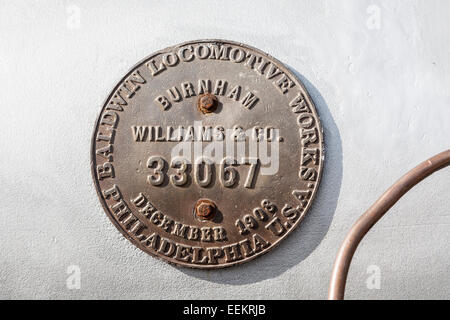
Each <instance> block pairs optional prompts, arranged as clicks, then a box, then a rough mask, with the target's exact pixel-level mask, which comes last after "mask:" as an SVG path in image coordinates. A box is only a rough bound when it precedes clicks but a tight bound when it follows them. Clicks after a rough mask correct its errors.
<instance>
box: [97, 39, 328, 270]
mask: <svg viewBox="0 0 450 320" xmlns="http://www.w3.org/2000/svg"><path fill="white" fill-rule="evenodd" d="M195 43H218V44H224V43H227V44H231V45H235V46H240V47H243V48H247V49H250V50H253V51H255V52H257V53H258V54H260V55H261V56H264V57H267V58H269V59H271V60H272V61H273V62H275V63H276V64H277V67H278V68H279V69H281V70H282V71H283V72H285V73H286V74H287V75H288V76H289V77H290V78H291V80H292V81H294V82H295V84H296V85H298V86H299V87H300V88H301V90H302V93H304V95H305V98H306V100H307V101H308V103H309V104H310V105H311V106H312V107H313V108H312V110H311V111H312V113H313V114H314V115H315V116H316V117H317V120H318V121H317V127H318V134H319V141H320V144H321V150H320V151H321V157H320V163H319V168H318V173H317V187H316V188H314V189H313V190H312V193H311V198H310V199H309V201H308V204H307V206H306V207H305V208H304V214H303V215H302V217H301V218H300V219H298V220H297V221H296V222H295V223H294V224H293V226H292V228H290V230H288V231H287V233H286V234H285V235H284V236H283V237H282V238H280V239H278V240H277V241H276V242H274V243H271V245H270V246H269V247H268V248H266V249H264V250H262V251H260V252H258V253H255V254H254V255H252V256H250V257H247V258H245V259H242V260H237V261H233V262H228V263H221V264H215V265H196V264H192V263H186V262H183V261H172V260H169V259H166V258H164V257H163V256H160V255H158V254H155V253H153V252H151V251H148V250H146V249H145V246H143V245H142V244H141V243H140V242H138V241H136V240H135V239H134V238H133V237H131V236H130V235H129V234H128V232H127V231H126V230H124V229H123V228H122V226H121V225H120V224H119V223H118V222H117V221H116V220H115V219H114V218H113V217H112V213H111V212H110V211H109V208H108V206H107V204H106V202H105V199H104V198H103V196H102V194H101V189H100V185H99V181H98V179H97V177H96V173H95V165H96V160H95V157H96V152H95V151H96V149H95V144H96V139H95V137H96V133H97V131H98V127H99V122H100V117H101V115H102V113H103V111H104V109H105V107H106V105H107V104H108V101H109V100H110V99H111V97H112V96H113V94H114V93H115V92H116V90H117V89H118V88H119V87H120V85H121V84H122V83H123V81H124V80H125V79H126V78H127V77H128V76H130V75H131V74H132V73H133V71H135V70H136V69H137V68H139V67H140V66H141V65H142V64H144V63H145V62H147V61H149V60H151V59H152V58H154V57H156V56H157V55H160V54H163V53H166V52H169V51H170V50H171V49H173V48H178V47H181V46H185V45H189V44H195ZM324 162H325V141H324V132H323V127H322V123H321V121H320V117H319V114H318V112H317V108H316V105H315V104H314V101H313V100H312V99H311V96H310V95H309V92H308V91H307V90H306V87H305V86H304V85H303V83H302V81H301V80H300V79H299V78H298V77H297V76H296V75H295V73H294V72H292V71H291V70H290V69H289V68H288V67H287V66H286V65H285V64H284V63H282V62H281V61H279V60H278V59H276V58H274V57H273V56H271V55H270V54H268V53H266V52H264V51H262V50H260V49H257V48H255V47H252V46H249V45H247V44H243V43H242V42H236V41H231V40H223V39H201V40H191V41H186V42H182V43H179V44H176V45H173V46H170V47H166V48H164V49H161V50H158V51H155V52H153V53H152V54H150V55H148V56H146V57H145V58H143V59H141V60H140V61H139V62H138V63H136V64H134V65H133V66H132V67H131V68H130V69H129V70H128V72H127V73H126V74H125V75H124V76H123V77H121V78H120V80H119V81H118V82H117V83H116V85H115V86H114V88H113V89H112V90H111V92H110V94H109V95H108V96H107V98H106V99H105V100H104V102H103V104H102V108H101V109H100V111H99V112H98V115H97V118H96V121H95V126H94V130H93V133H92V136H91V151H90V163H91V175H92V178H93V180H94V184H95V191H96V192H97V196H98V197H99V198H100V203H101V204H102V207H103V210H104V211H105V212H106V215H107V216H108V218H109V220H111V222H112V223H113V224H114V226H115V227H116V228H117V229H118V230H119V231H120V233H122V235H123V236H124V237H125V238H126V239H127V240H129V241H130V242H131V243H132V244H133V245H135V246H136V247H137V248H139V249H140V250H142V251H144V252H145V253H146V254H148V255H150V256H152V257H156V258H157V259H159V260H162V261H164V262H166V263H168V264H170V265H174V266H177V267H178V266H182V267H188V268H192V269H203V270H214V269H223V268H229V267H232V266H235V265H238V264H243V263H247V262H250V261H253V260H254V259H256V258H258V257H261V256H262V255H264V254H266V253H268V252H270V251H272V250H273V249H274V248H276V247H278V246H279V245H280V243H281V242H283V240H284V239H286V237H288V236H289V235H290V234H291V233H293V232H294V231H295V230H296V229H297V227H298V225H299V224H300V222H301V221H303V219H304V217H305V216H306V215H307V213H308V211H309V210H310V208H311V206H312V203H313V201H314V199H315V197H316V194H317V192H318V190H319V188H320V182H321V179H322V173H323V167H324Z"/></svg>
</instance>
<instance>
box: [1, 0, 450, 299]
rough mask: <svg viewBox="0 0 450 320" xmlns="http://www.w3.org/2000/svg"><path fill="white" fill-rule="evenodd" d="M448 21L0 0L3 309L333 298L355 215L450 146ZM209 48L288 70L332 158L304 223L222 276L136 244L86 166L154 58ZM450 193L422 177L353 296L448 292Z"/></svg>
mask: <svg viewBox="0 0 450 320" xmlns="http://www.w3.org/2000/svg"><path fill="white" fill-rule="evenodd" d="M449 12H450V3H448V2H447V1H376V0H373V1H356V0H355V1H276V2H275V1H274V2H271V3H270V2H266V1H264V2H263V1H258V2H247V1H245V2H244V1H227V2H223V1H217V2H216V1H196V2H193V3H192V4H187V2H186V1H172V2H166V1H165V2H150V1H142V2H137V1H126V2H123V1H115V2H111V1H108V2H106V1H105V2H103V3H101V2H95V3H94V2H92V1H69V2H64V3H62V2H61V3H54V4H45V5H44V4H41V3H40V2H38V1H36V2H25V1H23V2H20V1H1V2H0V39H1V44H2V45H1V46H0V84H1V88H2V94H1V107H0V108H1V109H0V110H1V112H2V115H1V117H0V127H1V131H0V132H1V138H0V150H1V153H0V188H1V193H0V199H1V209H0V232H1V241H0V253H1V259H0V298H33V299H38V298H71V299H79V298H102V299H104V298H163V299H183V298H194V299H195V298H203V299H204V298H212V299H213V298H224V299H226V298H235V299H241V298H249V299H252V298H261V299H263V298H269V299H272V298H281V299H283V298H286V299H297V298H301V299H312V298H319V299H320V298H325V297H326V293H327V285H328V280H329V276H330V272H331V268H332V263H333V260H334V258H335V255H336V252H337V249H338V246H339V244H340V243H341V241H342V240H343V237H344V236H345V233H346V232H347V230H348V229H349V228H350V226H351V224H352V223H353V222H354V220H355V219H356V217H358V216H359V215H360V214H361V213H362V212H363V211H364V210H365V209H367V208H368V206H370V204H372V203H373V201H374V200H376V199H377V198H378V196H379V195H380V194H381V193H382V192H383V191H384V190H385V189H386V188H387V187H388V186H390V185H391V184H392V183H393V182H394V181H395V180H397V178H399V176H400V175H401V174H403V173H404V172H406V171H407V170H408V169H410V168H412V167H413V166H415V165H416V164H417V163H419V162H420V161H422V160H423V159H426V158H428V157H430V156H431V155H433V154H436V153H438V152H439V151H442V150H445V149H447V148H448V147H449V140H448V137H449V136H450V126H449V120H450V93H449V87H450V43H449V42H448V39H449V38H450V29H449V28H448V16H449ZM202 38H222V39H230V40H235V41H242V42H243V43H247V44H249V45H252V46H255V47H257V48H259V49H261V50H264V51H266V52H268V53H269V54H272V55H273V56H275V57H277V58H278V59H280V60H281V61H283V62H284V63H286V64H287V65H289V66H290V67H291V68H292V69H293V70H294V71H295V72H296V73H297V74H298V75H299V76H300V77H301V79H302V80H303V82H304V83H305V85H306V86H307V89H308V91H309V92H310V93H311V94H312V96H313V99H314V101H315V104H316V106H317V109H318V111H319V113H320V116H321V119H322V122H323V125H324V130H325V142H326V152H327V153H326V160H327V161H326V165H325V171H324V176H323V180H322V183H321V186H320V190H319V194H318V197H317V198H316V201H315V203H314V205H313V207H312V209H311V211H310V212H309V214H308V216H307V218H306V220H305V221H304V222H303V225H302V226H300V227H299V229H298V230H296V231H295V232H294V233H293V234H292V235H291V236H290V237H289V238H288V239H287V240H286V241H284V242H283V243H282V244H281V246H280V247H279V248H277V249H276V250H274V251H273V252H271V253H269V254H267V255H265V256H263V257H261V258H259V259H257V260H255V261H253V262H251V263H248V264H245V265H242V266H239V267H234V268H232V269H227V270H218V271H201V270H187V269H180V268H176V267H172V266H170V265H167V264H165V263H163V262H161V261H158V260H156V259H154V258H152V257H150V256H148V255H147V254H145V253H143V252H141V251H140V250H138V249H137V248H135V247H134V246H133V245H132V244H131V243H129V242H128V241H126V240H125V239H124V238H123V236H122V235H121V234H120V233H119V232H118V231H117V230H116V229H115V228H114V226H113V225H112V224H111V223H110V222H109V220H108V218H107V217H106V215H105V214H104V212H103V210H102V208H101V206H100V203H99V202H98V199H97V196H96V194H95V189H94V186H93V182H92V179H91V174H90V167H89V146H90V138H91V133H92V130H93V125H94V121H95V118H96V116H97V113H98V111H99V110H100V107H101V105H102V102H103V101H104V99H105V98H106V96H107V94H108V93H109V90H110V89H111V87H112V86H113V85H114V84H115V83H116V82H117V81H118V80H119V79H120V77H121V76H122V75H123V74H124V73H125V72H126V71H127V70H128V69H130V68H131V67H132V66H133V65H134V64H135V63H136V62H137V61H139V60H140V59H141V58H143V57H145V56H146V55H148V54H149V53H151V52H153V51H156V50H159V49H161V48H165V47H167V46H170V45H173V44H176V43H180V42H183V41H186V40H191V39H202ZM449 181H450V171H449V170H444V171H442V172H439V173H437V174H436V175H433V176H432V177H430V178H428V179H427V180H426V181H424V182H423V183H422V184H420V185H419V186H417V187H416V188H415V189H414V190H413V191H411V192H410V193H408V194H407V195H406V196H405V197H404V198H403V199H402V200H401V201H400V202H399V203H398V204H397V205H396V206H395V207H394V208H393V210H392V211H391V212H390V213H389V214H388V215H387V216H386V217H385V218H383V220H382V221H381V222H380V223H378V224H377V226H376V227H375V228H374V229H373V230H372V231H371V232H370V234H369V235H368V236H367V237H366V239H365V240H364V242H363V243H362V245H361V246H360V248H359V249H358V251H357V254H356V256H355V258H354V260H353V263H352V268H351V270H350V274H349V281H348V284H347V292H346V297H347V298H349V299H352V298H353V299H354V298H375V299H380V298H388V299H392V298H394V299H396V298H448V297H449V292H450V280H449V277H448V270H449V265H450V242H449V241H448V234H449V233H450V213H449V210H448V208H449V207H450V197H449V191H448V190H449ZM78 276H79V277H78ZM378 276H379V277H378ZM78 279H80V282H78ZM378 280H379V281H378ZM378 288H379V289H378Z"/></svg>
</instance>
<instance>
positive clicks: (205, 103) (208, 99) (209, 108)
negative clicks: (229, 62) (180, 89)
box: [197, 93, 218, 113]
mask: <svg viewBox="0 0 450 320" xmlns="http://www.w3.org/2000/svg"><path fill="white" fill-rule="evenodd" d="M217 103H218V101H217V97H216V96H215V95H213V94H211V93H205V94H202V95H200V96H199V97H198V101H197V108H198V109H199V110H200V111H201V112H203V113H211V112H213V111H214V110H215V109H216V107H217Z"/></svg>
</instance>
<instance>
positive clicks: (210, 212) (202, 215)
mask: <svg viewBox="0 0 450 320" xmlns="http://www.w3.org/2000/svg"><path fill="white" fill-rule="evenodd" d="M216 209H217V207H216V204H215V203H214V202H212V201H211V200H209V199H200V200H198V201H197V203H196V205H195V215H196V216H197V218H199V219H202V220H210V219H212V217H213V216H214V213H215V212H216Z"/></svg>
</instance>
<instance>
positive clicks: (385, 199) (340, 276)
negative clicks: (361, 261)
mask: <svg viewBox="0 0 450 320" xmlns="http://www.w3.org/2000/svg"><path fill="white" fill-rule="evenodd" d="M448 165H450V149H449V150H447V151H444V152H442V153H439V154H437V155H435V156H434V157H432V158H430V159H428V160H426V161H424V162H422V163H421V164H419V165H418V166H417V167H415V168H414V169H412V170H411V171H409V172H408V173H407V174H405V175H404V176H403V177H401V178H400V179H399V180H398V181H397V182H396V183H394V184H393V185H392V186H391V187H390V188H389V189H388V190H387V191H386V192H385V193H384V194H383V195H382V196H381V197H380V198H379V199H378V200H377V201H376V202H375V203H374V204H373V205H372V206H371V207H370V208H369V210H367V211H366V212H365V213H364V214H363V215H362V216H361V217H360V218H359V219H358V220H357V221H356V223H355V224H354V225H353V227H352V228H351V229H350V231H349V233H348V234H347V236H346V237H345V240H344V242H343V243H342V245H341V248H340V249H339V252H338V254H337V257H336V260H335V262H334V267H333V272H332V274H331V280H330V287H329V290H328V299H329V300H342V299H344V291H345V282H346V280H347V273H348V269H349V267H350V262H351V261H352V257H353V254H354V253H355V251H356V248H357V247H358V244H359V242H360V241H361V239H362V238H363V237H364V236H365V235H366V233H367V232H368V231H369V230H370V228H372V226H373V225H374V224H375V223H376V222H377V221H378V220H380V218H381V217H382V216H383V215H384V214H385V213H386V211H388V210H389V209H390V208H391V207H392V206H393V205H394V204H395V203H396V202H397V201H398V199H400V198H401V197H402V196H403V195H404V194H405V193H406V192H408V191H409V190H410V189H411V188H412V187H414V186H415V185H416V184H418V183H419V182H420V181H422V180H423V179H425V178H426V177H428V176H429V175H430V174H432V173H433V172H435V171H437V170H439V169H442V168H444V167H446V166H448Z"/></svg>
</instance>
